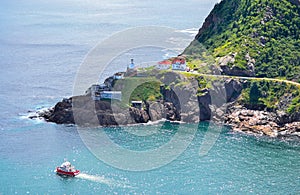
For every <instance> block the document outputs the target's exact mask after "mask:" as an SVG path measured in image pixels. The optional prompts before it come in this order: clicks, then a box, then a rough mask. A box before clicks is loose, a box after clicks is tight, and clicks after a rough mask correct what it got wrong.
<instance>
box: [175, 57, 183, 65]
mask: <svg viewBox="0 0 300 195" xmlns="http://www.w3.org/2000/svg"><path fill="white" fill-rule="evenodd" d="M177 63H179V64H185V58H183V57H177V58H175V59H174V60H173V61H172V64H177Z"/></svg>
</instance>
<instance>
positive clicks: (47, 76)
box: [0, 0, 300, 194]
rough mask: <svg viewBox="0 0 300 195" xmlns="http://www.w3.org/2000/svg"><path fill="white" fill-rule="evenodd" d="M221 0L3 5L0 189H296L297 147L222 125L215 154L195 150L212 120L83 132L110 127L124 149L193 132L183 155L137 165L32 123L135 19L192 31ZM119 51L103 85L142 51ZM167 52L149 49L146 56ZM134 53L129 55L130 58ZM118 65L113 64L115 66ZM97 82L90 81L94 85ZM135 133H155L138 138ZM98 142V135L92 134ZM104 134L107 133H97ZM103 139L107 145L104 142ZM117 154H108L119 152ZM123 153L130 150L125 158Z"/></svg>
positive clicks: (16, 0) (14, 0)
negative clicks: (72, 170) (120, 163)
mask: <svg viewBox="0 0 300 195" xmlns="http://www.w3.org/2000/svg"><path fill="white" fill-rule="evenodd" d="M217 2H218V0H214V1H212V0H211V1H210V0H201V1H200V0H181V1H177V0H175V1H158V0H154V1H138V0H130V1H125V0H103V1H102V0H101V1H96V0H75V1H73V0H72V1H71V0H62V1H58V0H54V1H46V0H41V1H33V0H26V1H21V0H11V1H3V2H1V3H0V5H1V6H0V17H1V20H0V35H1V36H0V50H1V52H0V59H1V62H0V66H1V72H0V80H1V81H0V85H1V86H0V100H1V104H0V111H1V112H0V121H1V122H0V138H1V141H0V171H1V175H2V177H1V178H0V194H113V193H114V194H252V193H254V194H266V193H268V194H298V193H300V186H299V182H300V176H299V173H300V168H299V160H300V155H299V154H300V145H299V143H297V142H293V141H282V140H276V139H273V138H265V137H261V138H257V137H253V136H248V135H244V134H238V133H233V132H231V131H230V129H229V128H227V127H222V130H221V133H220V135H219V137H218V139H217V141H216V143H215V144H214V146H213V147H212V149H211V150H210V151H209V153H208V154H207V155H206V156H204V157H200V156H199V148H200V147H201V143H202V142H203V140H204V137H205V135H206V132H207V131H208V128H209V127H211V125H212V124H210V123H199V124H173V123H169V122H164V121H162V122H159V123H155V124H151V125H141V126H131V127H120V128H112V127H111V128H95V129H88V128H87V129H86V132H88V133H95V132H96V133H97V132H99V131H104V132H105V133H106V134H107V135H109V137H110V138H111V139H112V140H113V142H114V143H116V144H119V145H120V146H122V147H123V148H127V149H130V150H135V151H141V150H149V149H153V148H156V147H157V146H162V145H163V144H164V143H168V141H170V140H171V139H172V137H174V135H175V134H176V133H177V129H178V125H180V127H181V128H183V129H184V130H187V131H186V132H187V135H188V134H189V132H190V131H189V130H195V134H194V135H193V136H194V138H193V139H192V141H191V143H190V144H189V146H188V147H187V148H186V150H185V151H183V152H182V153H181V154H180V155H179V156H178V158H176V159H174V160H173V161H171V162H169V163H168V164H165V165H164V166H162V167H159V168H156V169H153V170H150V171H144V172H138V171H137V172H134V171H128V170H122V169H119V168H116V167H113V166H111V165H110V164H108V163H107V162H104V161H102V160H100V159H98V158H97V157H96V156H95V155H94V154H93V153H92V152H91V151H90V150H89V149H88V148H87V146H86V143H85V142H84V141H83V140H82V139H81V137H80V135H79V133H78V131H77V128H76V126H70V125H57V124H53V123H45V122H44V121H41V120H29V119H28V118H27V117H26V116H28V114H29V113H30V112H31V111H36V110H40V109H44V108H49V107H52V106H54V105H55V104H56V102H58V101H60V100H62V99H63V98H66V97H70V96H72V94H73V84H74V80H75V77H76V74H77V72H78V69H79V68H80V65H81V64H82V62H83V61H84V58H85V57H86V55H87V54H88V52H89V51H91V50H92V49H93V48H94V47H95V46H96V45H97V44H98V43H101V41H103V40H105V39H107V38H109V37H110V36H111V35H113V34H115V33H117V32H121V31H123V30H126V29H130V28H135V27H139V26H166V27H171V28H175V29H178V30H179V31H182V32H186V33H187V34H189V35H190V37H191V41H192V40H193V36H194V35H195V33H197V32H198V29H199V28H200V26H201V25H202V23H203V22H204V19H205V18H206V16H207V15H208V14H209V12H210V11H211V9H212V8H213V6H214V4H215V3H217ZM134 52H135V53H132V54H128V53H127V54H125V55H123V56H122V55H121V56H120V57H119V58H116V59H115V61H113V62H112V68H111V69H108V71H106V72H105V73H103V75H102V76H101V78H99V82H101V81H103V79H104V78H106V77H107V76H110V75H111V74H113V73H114V72H115V71H116V70H122V68H123V67H122V66H123V65H124V68H125V67H126V65H127V63H128V62H127V60H128V61H129V60H130V59H129V58H130V57H132V56H134V57H135V58H136V60H137V63H142V62H143V61H142V59H144V57H145V54H144V53H143V50H136V51H134ZM169 55H176V54H170V53H167V52H165V51H162V50H151V52H149V53H147V58H149V59H151V60H154V61H155V60H160V59H164V58H165V57H166V56H169ZM127 58H128V59H127ZM114 63H115V65H114ZM91 84H92V83H91ZM129 132H150V133H151V136H146V135H143V136H138V135H133V134H130V133H129ZM91 141H93V140H91ZM100 141H102V140H100ZM103 144H104V143H103ZM113 155H114V154H111V156H113ZM123 157H124V159H125V160H128V159H126V157H127V156H126V155H124V156H123ZM64 159H68V160H69V161H71V162H72V164H74V165H75V166H76V167H77V168H78V169H80V170H81V172H82V174H81V175H80V176H79V177H75V178H62V177H60V176H57V175H56V174H55V173H54V169H55V167H56V166H58V165H60V164H61V163H62V162H63V161H64Z"/></svg>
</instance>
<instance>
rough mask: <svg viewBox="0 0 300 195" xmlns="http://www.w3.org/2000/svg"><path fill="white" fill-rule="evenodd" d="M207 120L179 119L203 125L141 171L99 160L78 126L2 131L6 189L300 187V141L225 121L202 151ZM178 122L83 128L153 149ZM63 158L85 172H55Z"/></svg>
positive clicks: (289, 189) (174, 191)
mask: <svg viewBox="0 0 300 195" xmlns="http://www.w3.org/2000/svg"><path fill="white" fill-rule="evenodd" d="M208 125H209V124H208V123H201V124H199V125H196V124H181V125H180V126H182V128H187V129H195V128H196V129H198V130H197V133H196V135H195V137H194V140H193V141H192V142H191V144H190V145H189V147H188V148H187V150H185V151H184V152H183V153H182V154H181V155H180V156H179V157H178V158H177V159H176V160H174V161H172V162H171V163H169V164H167V165H165V166H162V167H160V168H158V169H154V170H151V171H144V172H132V171H124V170H120V169H116V168H113V167H111V166H109V165H108V164H106V163H104V162H102V161H101V160H99V159H97V158H96V157H95V156H94V155H93V154H92V153H91V152H89V150H87V148H86V147H85V145H84V144H83V143H82V141H81V139H80V138H79V136H78V133H77V131H76V128H75V127H66V126H57V125H49V124H39V125H34V126H33V127H31V128H30V127H29V128H28V129H23V130H20V131H18V132H9V133H7V134H6V135H2V137H5V138H6V139H8V140H6V141H5V143H6V144H5V145H4V144H2V143H1V156H2V159H1V166H0V167H1V168H0V169H1V173H2V178H1V192H2V193H3V194H14V193H18V194H25V193H30V194H43V193H50V194H107V193H109V194H112V193H118V194H133V193H137V194H154V193H158V194H199V193H201V194H207V193H210V194H216V193H221V194H232V193H234V194H237V193H255V194H257V193H258V194H265V193H271V194H277V193H279V194H283V193H285V192H289V193H291V194H296V193H299V190H300V189H299V171H300V170H299V150H300V145H299V143H295V142H283V141H278V140H272V139H270V138H255V137H251V136H246V135H240V134H235V133H231V132H230V131H229V130H228V129H227V128H225V127H224V128H223V130H222V133H221V135H220V137H219V139H218V140H217V142H216V143H215V145H214V146H213V148H212V149H211V151H210V152H209V153H208V155H206V156H204V157H200V156H199V148H200V147H201V143H202V141H203V138H204V135H205V133H206V130H207V128H208ZM177 127H178V124H170V123H166V124H157V125H153V126H136V127H124V128H117V129H116V128H105V129H86V130H87V131H91V133H93V132H94V131H101V130H104V131H105V132H106V134H107V135H109V136H110V138H111V139H112V140H113V141H114V142H115V143H117V144H119V145H122V146H123V147H125V148H130V149H131V150H141V149H143V150H149V149H150V148H153V147H156V145H157V144H163V143H165V142H166V141H168V140H169V139H170V138H171V137H172V136H173V135H174V134H175V133H176V129H177ZM128 128H130V130H139V131H155V132H156V133H155V134H153V135H151V136H146V137H139V138H137V139H133V137H136V136H135V135H131V134H129V133H128V132H127V130H129V129H128ZM45 129H47V130H45ZM41 131H42V132H43V133H41ZM186 133H189V132H188V131H187V132H186ZM127 140H128V141H127ZM99 141H100V140H99ZM100 142H101V141H100ZM8 143H9V144H12V143H14V144H13V145H8ZM9 151H10V152H9ZM3 153H6V155H4V154H3ZM111 155H114V154H111ZM124 155H126V154H124ZM64 158H67V159H68V160H70V161H71V162H72V163H73V164H74V165H76V166H77V168H79V169H80V170H81V171H82V173H83V174H82V175H79V177H76V178H62V177H60V176H57V175H56V174H55V173H54V172H53V170H54V169H55V166H56V165H58V164H60V163H61V161H62V159H64ZM125 158H126V156H125Z"/></svg>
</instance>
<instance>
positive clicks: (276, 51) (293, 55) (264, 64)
mask: <svg viewBox="0 0 300 195" xmlns="http://www.w3.org/2000/svg"><path fill="white" fill-rule="evenodd" d="M184 54H186V55H188V56H189V58H190V59H193V60H191V61H190V64H191V66H193V67H195V66H199V67H200V66H201V63H203V62H206V61H207V60H205V59H207V56H209V55H208V54H210V55H211V56H212V57H213V59H215V63H217V64H218V59H220V58H221V57H224V56H228V55H232V54H234V62H232V61H229V62H228V63H227V64H226V65H228V67H233V66H235V67H238V68H239V69H241V70H249V69H251V68H253V66H254V67H255V75H256V76H257V77H271V78H274V77H281V78H286V79H289V80H294V81H297V82H300V6H299V1H292V0H281V1H278V0H223V1H222V2H220V3H219V4H217V5H216V6H215V7H214V9H213V10H212V12H211V13H210V15H209V16H208V17H207V19H206V21H205V22H204V24H203V26H202V28H201V29H200V31H199V33H198V35H197V36H196V38H195V40H194V41H193V42H192V43H191V44H190V46H189V47H188V48H187V49H186V50H185V52H184ZM205 56H206V57H205ZM196 60H197V61H196ZM199 61H201V62H199ZM250 62H252V64H251V63H250ZM251 66H252V67H251Z"/></svg>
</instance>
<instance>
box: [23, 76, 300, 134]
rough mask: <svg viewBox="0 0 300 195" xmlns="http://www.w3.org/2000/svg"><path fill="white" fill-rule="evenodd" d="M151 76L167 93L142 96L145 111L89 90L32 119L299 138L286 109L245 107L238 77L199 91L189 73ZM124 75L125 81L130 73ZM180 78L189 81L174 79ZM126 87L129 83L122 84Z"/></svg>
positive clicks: (295, 125) (38, 113)
mask: <svg viewBox="0 0 300 195" xmlns="http://www.w3.org/2000/svg"><path fill="white" fill-rule="evenodd" d="M154 72H155V71H154ZM147 75H148V76H149V75H156V77H155V79H157V80H159V81H160V82H161V83H162V84H161V87H160V92H161V94H162V97H161V98H160V99H158V100H154V101H153V100H152V101H150V100H143V101H142V104H143V108H142V109H140V108H136V107H133V106H132V105H129V104H127V105H126V106H124V105H123V104H121V103H120V101H114V100H113V101H112V100H94V99H93V98H92V96H91V94H90V93H87V94H85V95H82V96H75V97H70V98H67V99H66V98H65V99H63V100H62V101H61V102H58V103H57V104H56V105H55V106H54V107H53V108H50V109H48V110H43V111H39V112H37V113H36V115H32V116H31V117H29V118H31V119H34V118H43V119H45V121H47V122H54V123H57V124H76V125H79V126H92V127H97V126H104V127H105V126H128V125H136V124H148V123H156V122H157V121H160V120H167V121H170V122H175V121H178V122H184V123H198V122H201V121H212V122H216V123H219V124H223V125H228V126H230V127H231V129H232V131H236V132H243V133H246V134H250V135H255V136H268V137H273V138H291V137H296V138H300V125H299V124H300V123H299V122H298V121H299V120H298V119H299V118H297V117H296V118H295V119H297V120H295V119H290V120H287V118H288V117H289V116H287V114H286V113H282V112H274V111H266V110H259V109H257V110H254V109H248V108H246V107H245V106H243V105H241V104H240V102H239V97H240V96H241V93H242V91H243V83H242V82H241V81H240V80H238V79H232V78H225V79H224V80H223V84H224V86H222V87H224V88H223V89H222V87H221V88H220V87H219V88H218V87H217V88H214V89H213V88H203V89H199V81H197V79H195V78H194V77H186V76H184V74H182V72H174V71H164V72H159V74H158V73H157V72H155V73H153V72H150V73H149V72H148V73H147ZM123 79H124V80H126V77H125V78H123ZM178 80H180V82H183V83H184V84H185V85H181V84H180V83H176V82H175V83H174V81H178ZM198 80H199V79H198ZM106 82H109V83H110V84H112V83H114V84H115V85H116V86H114V85H111V87H112V88H111V89H110V90H114V88H118V89H119V90H120V86H117V84H116V83H117V80H115V79H112V77H109V78H107V79H106ZM106 84H107V83H106ZM121 86H122V87H125V86H124V85H123V83H122V85H121ZM220 89H222V90H221V92H220ZM195 92H197V93H195ZM222 92H226V98H225V99H226V100H225V101H224V102H221V103H220V102H214V101H213V100H212V99H214V97H218V96H220V94H222ZM223 95H224V94H223ZM181 96H182V97H181ZM212 96H213V97H212ZM216 104H221V105H216Z"/></svg>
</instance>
